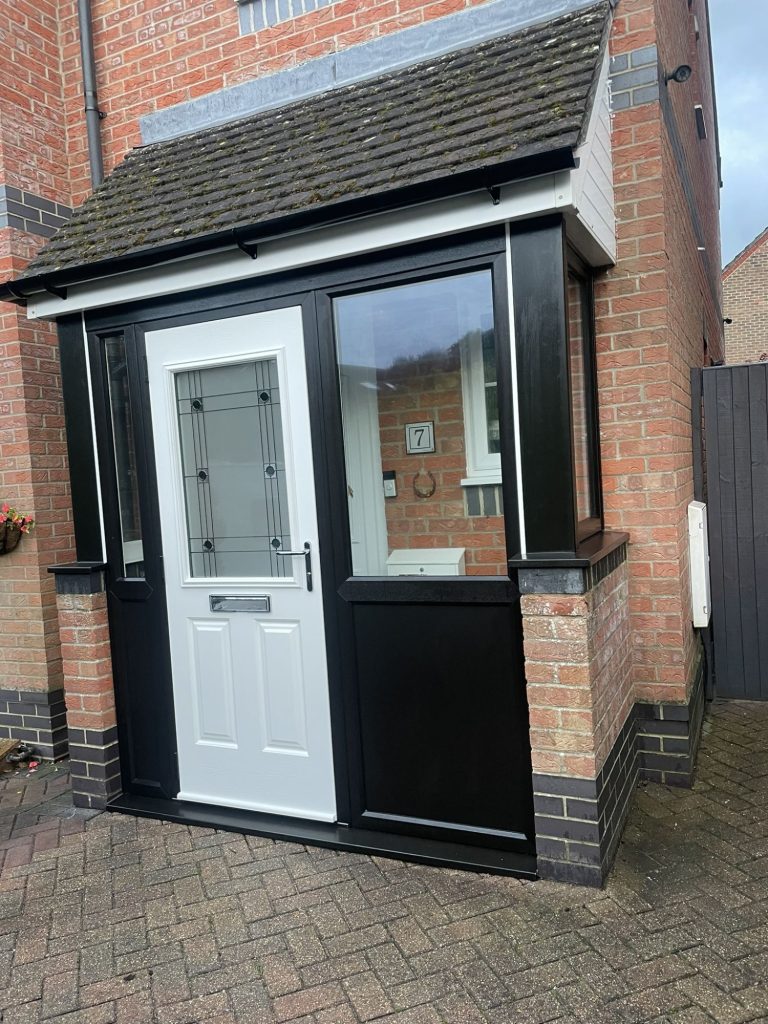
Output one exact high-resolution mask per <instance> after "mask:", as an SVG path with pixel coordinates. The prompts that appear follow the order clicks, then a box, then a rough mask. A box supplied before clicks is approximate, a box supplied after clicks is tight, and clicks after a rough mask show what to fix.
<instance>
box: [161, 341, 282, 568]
mask: <svg viewBox="0 0 768 1024" xmlns="http://www.w3.org/2000/svg"><path fill="white" fill-rule="evenodd" d="M176 408H177V415H178V423H179V436H180V441H181V458H182V473H183V480H184V501H185V509H186V520H187V538H188V543H189V560H190V571H191V574H192V576H202V577H211V576H223V577H262V578H264V577H266V578H268V577H275V576H286V575H288V576H290V574H291V571H292V564H291V562H290V561H289V560H287V559H283V558H278V557H277V554H276V552H277V551H279V550H280V549H281V548H290V546H291V536H290V525H289V520H288V499H287V489H286V479H285V456H284V451H283V426H282V419H281V409H280V383H279V380H278V371H277V360H276V359H260V360H256V361H254V362H249V363H237V364H232V365H228V366H215V367H208V368H206V369H202V370H189V371H185V372H183V373H177V374H176ZM286 563H287V564H286Z"/></svg>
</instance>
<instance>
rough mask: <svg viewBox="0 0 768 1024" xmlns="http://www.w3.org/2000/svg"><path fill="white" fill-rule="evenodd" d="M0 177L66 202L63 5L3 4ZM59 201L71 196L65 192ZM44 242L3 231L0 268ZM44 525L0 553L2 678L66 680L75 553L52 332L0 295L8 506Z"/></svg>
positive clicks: (5, 270) (28, 683) (0, 443)
mask: <svg viewBox="0 0 768 1024" xmlns="http://www.w3.org/2000/svg"><path fill="white" fill-rule="evenodd" d="M0 38H1V39H2V40H3V46H4V57H3V60H2V61H0V95H1V96H2V109H1V110H0V182H2V183H3V184H6V185H10V186H12V187H16V188H20V189H29V190H31V191H33V192H34V193H36V194H41V193H42V194H46V195H50V196H52V197H53V198H58V199H59V201H63V202H67V201H68V185H67V182H68V168H67V160H66V155H65V133H64V127H63V126H64V115H63V105H62V92H61V77H60V66H59V37H58V12H57V5H56V4H55V3H52V2H46V0H41V2H39V3H35V4H32V3H26V2H24V0H18V2H17V0H14V2H13V3H11V2H10V0H2V2H0ZM62 197H63V198H62ZM42 241H43V239H42V238H40V237H38V236H36V235H31V234H27V233H26V232H23V231H19V230H15V229H13V228H5V229H0V275H2V278H3V279H6V278H8V277H10V276H12V275H13V274H14V273H17V272H20V271H21V270H22V268H23V267H24V266H25V265H26V262H27V261H28V260H29V259H30V258H31V256H32V255H33V254H34V253H35V252H36V251H37V249H38V248H39V247H40V245H41V244H42ZM3 501H7V502H9V503H10V504H11V505H13V506H15V507H17V508H18V509H19V510H20V511H23V512H29V513H31V514H32V515H33V516H34V517H35V519H36V521H37V527H36V529H35V530H34V531H33V532H32V533H31V534H30V535H29V536H27V537H24V538H23V539H22V541H21V544H20V545H19V547H18V548H17V549H16V550H15V551H14V552H13V553H12V554H9V555H7V556H5V557H4V558H3V559H2V560H0V608H2V616H0V685H2V686H3V687H4V688H18V689H20V690H47V689H57V688H59V687H60V686H61V685H62V673H61V654H60V650H59V641H58V630H57V623H56V601H55V593H54V585H53V578H52V577H51V576H49V575H48V573H47V572H46V567H47V566H48V565H49V564H51V563H52V562H59V561H68V560H71V558H73V557H74V544H73V534H72V524H71V512H70V502H69V485H68V473H67V459H66V438H65V433H64V419H63V409H62V402H61V382H60V376H59V365H58V352H57V347H56V335H55V331H54V330H52V329H51V327H50V326H49V325H47V324H37V323H31V322H29V321H27V320H26V318H25V317H24V316H23V315H22V313H21V311H20V310H19V309H18V308H17V307H15V306H11V305H7V304H4V303H0V503H1V502H3Z"/></svg>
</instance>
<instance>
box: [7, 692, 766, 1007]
mask: <svg viewBox="0 0 768 1024" xmlns="http://www.w3.org/2000/svg"><path fill="white" fill-rule="evenodd" d="M705 729H706V734H705V738H704V743H703V746H702V750H701V754H700V762H699V772H698V779H697V782H696V784H695V786H694V788H693V790H692V791H684V790H680V789H672V788H666V787H663V786H659V785H656V784H653V783H647V784H645V785H644V786H643V787H642V788H641V789H640V790H638V792H637V793H636V795H635V801H634V807H633V811H632V814H631V817H630V820H629V823H628V826H627V829H626V831H625V834H624V838H623V841H622V845H621V847H620V850H619V856H618V861H617V866H616V868H615V870H614V872H613V873H612V875H611V877H610V878H609V880H608V883H607V885H606V887H605V889H604V890H603V891H595V890H591V889H583V888H576V887H570V886H565V885H561V884H558V883H553V882H533V883H532V882H523V881H519V880H516V879H510V878H503V877H494V876H488V875H479V874H472V873H467V872H459V871H452V870H445V869H436V868H428V867H424V866H421V865H417V864H408V863H403V862H399V861H395V860H387V859H383V858H378V857H369V856H363V855H356V854H349V853H339V852H335V851H331V850H324V849H319V848H312V847H304V846H299V845H293V844H288V843H275V842H273V841H271V840H267V839H262V838H258V837H253V836H243V835H239V834H236V833H226V832H217V831H214V830H212V829H206V828H195V827H188V826H182V825H176V824H169V823H164V822H160V821H153V820H149V819H140V818H135V817H130V816H127V815H120V814H110V813H103V812H102V813H99V812H94V811H91V810H85V809H81V808H75V807H73V806H72V802H71V796H70V793H69V788H68V787H69V783H68V774H67V770H66V767H57V766H53V765H47V766H45V767H43V768H41V769H40V770H39V771H38V772H36V773H35V774H33V775H32V776H31V777H29V778H27V777H26V776H27V773H26V771H22V772H20V773H12V774H8V775H2V776H0V863H1V869H0V1019H1V1020H2V1021H3V1022H4V1024H34V1022H38V1021H62V1022H65V1024H149V1022H152V1024H197V1022H205V1024H236V1022H237V1024H282V1022H287V1021H292V1022H301V1024H358V1022H362V1021H385V1022H387V1024H482V1022H492V1024H512V1022H515V1024H544V1022H547V1021H557V1022H559V1024H577V1022H585V1024H640V1022H654V1024H704V1022H709V1021H718V1022H722V1024H740V1022H757V1021H763V1022H768V981H767V979H768V704H762V705H760V704H749V703H744V702H730V703H717V704H716V705H715V706H714V708H713V709H712V713H711V715H710V716H709V718H708V720H707V723H706V726H705Z"/></svg>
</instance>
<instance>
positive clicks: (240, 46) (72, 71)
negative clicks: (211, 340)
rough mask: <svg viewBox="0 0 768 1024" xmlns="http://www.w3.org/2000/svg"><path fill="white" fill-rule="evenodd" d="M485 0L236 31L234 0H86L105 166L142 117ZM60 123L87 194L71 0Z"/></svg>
mask: <svg viewBox="0 0 768 1024" xmlns="http://www.w3.org/2000/svg"><path fill="white" fill-rule="evenodd" d="M487 2H488V0H337V2H336V3H333V4H330V5H329V6H325V7H322V8H320V9H318V10H315V11H310V12H309V13H307V14H304V15H302V16H300V17H298V18H292V19H290V20H285V21H281V22H278V24H276V25H273V26H270V27H266V28H264V29H262V30H261V31H258V32H248V33H243V34H241V31H240V24H239V18H238V7H237V4H236V3H235V2H234V0H205V2H203V3H195V4H188V3H185V2H183V0H135V2H133V3H122V2H121V3H119V4H118V3H114V2H113V0H93V3H92V11H93V24H94V44H95V55H96V61H97V64H98V69H99V102H100V106H101V108H102V109H103V110H104V111H105V112H106V113H107V117H106V118H105V120H104V122H103V125H102V130H103V139H104V148H105V167H106V168H107V169H111V168H112V167H113V166H114V165H115V164H116V163H118V162H119V160H121V159H122V157H123V155H124V154H125V152H126V151H127V150H128V149H130V148H131V147H133V146H135V145H137V144H138V143H139V141H140V133H139V124H138V119H139V118H140V117H141V116H143V115H144V114H147V113H150V112H152V111H155V110H159V109H163V108H164V107H169V106H172V105H174V104H177V103H182V102H184V101H185V100H192V99H196V98H197V97H200V96H205V95H208V94H209V93H213V92H216V91H217V90H220V89H223V88H226V87H229V86H233V85H238V84H240V83H242V82H246V81H250V80H252V79H254V78H258V77H261V76H263V75H269V74H273V73H274V72H276V71H281V70H283V69H285V68H289V67H293V66H295V65H297V64H301V63H303V62H305V61H308V60H312V59H313V58H316V57H322V56H324V55H326V54H329V53H333V52H335V51H338V50H341V49H344V48H346V47H348V46H354V45H356V44H359V43H363V42H366V41H368V40H370V39H374V38H376V37H378V36H384V35H388V34H390V33H393V32H397V31H399V30H401V29H403V28H408V27H411V26H415V25H419V24H422V23H424V22H426V21H429V20H431V19H435V18H440V17H443V16H444V15H447V14H453V13H456V12H458V11H461V10H464V9H466V8H469V7H477V6H479V5H480V4H482V3H487ZM61 24H62V42H63V51H62V52H63V70H64V75H65V81H66V83H67V84H66V90H65V91H66V120H67V126H68V145H69V152H70V168H71V176H72V177H71V181H72V190H73V195H74V200H75V202H76V203H80V202H81V201H82V200H83V199H84V198H85V196H86V195H87V194H88V191H89V177H88V160H87V146H86V138H85V133H84V128H83V125H82V97H81V94H80V86H79V62H80V51H79V43H78V38H79V37H78V32H77V12H76V5H75V2H74V0H68V2H65V3H63V4H62V5H61Z"/></svg>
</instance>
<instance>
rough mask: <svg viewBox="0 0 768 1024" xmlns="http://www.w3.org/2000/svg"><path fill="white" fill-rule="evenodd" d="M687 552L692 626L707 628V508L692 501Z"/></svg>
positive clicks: (689, 514) (710, 608) (689, 507)
mask: <svg viewBox="0 0 768 1024" xmlns="http://www.w3.org/2000/svg"><path fill="white" fill-rule="evenodd" d="M688 551H689V553H690V561H691V604H692V605H693V624H694V626H697V627H700V626H708V625H709V617H710V615H711V610H712V604H711V598H710V590H709V538H708V537H707V506H706V505H705V504H704V502H703V501H692V502H691V503H690V505H689V506H688Z"/></svg>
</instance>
